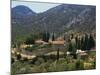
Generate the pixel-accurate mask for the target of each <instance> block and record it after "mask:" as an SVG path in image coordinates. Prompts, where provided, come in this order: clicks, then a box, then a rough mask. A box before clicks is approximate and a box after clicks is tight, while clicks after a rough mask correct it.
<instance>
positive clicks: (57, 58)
mask: <svg viewBox="0 0 100 75" xmlns="http://www.w3.org/2000/svg"><path fill="white" fill-rule="evenodd" d="M58 60H59V48H58V50H57V61H58Z"/></svg>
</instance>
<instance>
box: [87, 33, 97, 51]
mask: <svg viewBox="0 0 100 75" xmlns="http://www.w3.org/2000/svg"><path fill="white" fill-rule="evenodd" d="M88 44H89V45H88V49H89V50H90V49H91V48H93V47H95V40H94V38H93V36H92V35H91V34H90V36H89V40H88Z"/></svg>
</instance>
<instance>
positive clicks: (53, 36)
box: [52, 33, 55, 41]
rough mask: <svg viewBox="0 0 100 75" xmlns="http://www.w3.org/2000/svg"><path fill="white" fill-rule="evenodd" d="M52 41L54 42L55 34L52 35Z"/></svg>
mask: <svg viewBox="0 0 100 75" xmlns="http://www.w3.org/2000/svg"><path fill="white" fill-rule="evenodd" d="M52 41H55V34H54V33H53V34H52Z"/></svg>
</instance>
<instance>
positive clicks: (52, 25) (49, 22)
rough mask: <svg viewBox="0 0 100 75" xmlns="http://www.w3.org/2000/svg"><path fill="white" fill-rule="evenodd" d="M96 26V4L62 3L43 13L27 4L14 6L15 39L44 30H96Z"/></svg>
mask: <svg viewBox="0 0 100 75" xmlns="http://www.w3.org/2000/svg"><path fill="white" fill-rule="evenodd" d="M22 10H24V11H22ZM19 12H20V13H19ZM30 12H31V13H30ZM20 15H21V16H20ZM19 17H20V18H19ZM95 26H96V7H95V6H88V5H73V4H62V5H59V6H56V7H54V8H51V9H49V10H47V11H45V12H43V13H35V12H33V11H32V10H31V9H29V8H26V7H25V6H24V7H23V6H22V7H20V6H17V7H15V8H12V38H14V39H15V38H16V36H17V37H18V36H20V37H22V36H23V37H25V35H29V34H36V33H41V32H43V31H48V32H55V33H57V34H58V33H65V32H69V31H76V32H80V31H81V32H92V31H95V28H96V27H95Z"/></svg>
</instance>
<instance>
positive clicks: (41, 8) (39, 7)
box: [12, 1, 60, 13]
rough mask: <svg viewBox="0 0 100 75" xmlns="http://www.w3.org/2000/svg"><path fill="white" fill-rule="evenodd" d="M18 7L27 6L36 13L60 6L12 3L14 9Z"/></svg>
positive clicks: (38, 3) (21, 2)
mask: <svg viewBox="0 0 100 75" xmlns="http://www.w3.org/2000/svg"><path fill="white" fill-rule="evenodd" d="M18 5H25V6H27V7H29V8H30V9H31V10H33V11H34V12H36V13H41V12H44V11H46V10H48V9H50V8H53V7H55V6H58V5H60V4H51V3H40V2H25V1H24V2H23V1H12V8H13V7H16V6H18Z"/></svg>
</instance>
